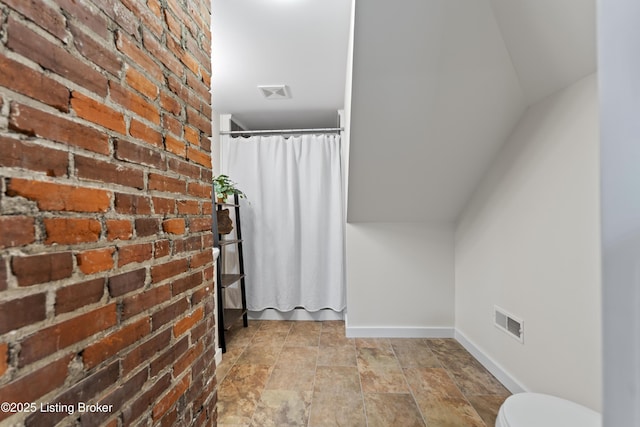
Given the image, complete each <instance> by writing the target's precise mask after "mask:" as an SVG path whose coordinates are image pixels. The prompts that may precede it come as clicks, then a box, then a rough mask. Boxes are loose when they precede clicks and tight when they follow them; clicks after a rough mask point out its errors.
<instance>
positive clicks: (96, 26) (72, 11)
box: [56, 0, 109, 39]
mask: <svg viewBox="0 0 640 427" xmlns="http://www.w3.org/2000/svg"><path fill="white" fill-rule="evenodd" d="M56 3H57V4H59V5H60V6H61V7H62V8H63V9H64V10H66V11H67V12H69V16H72V17H74V18H75V19H76V20H77V21H78V22H80V23H82V24H83V25H84V26H86V27H87V28H89V29H90V30H91V31H93V32H94V33H95V34H97V35H98V36H100V37H102V38H103V39H107V38H108V36H109V28H108V24H107V20H106V19H105V18H104V17H103V15H102V14H100V13H99V12H98V11H97V10H96V9H95V8H94V7H93V6H90V5H89V4H88V3H86V2H79V1H76V0H57V1H56Z"/></svg>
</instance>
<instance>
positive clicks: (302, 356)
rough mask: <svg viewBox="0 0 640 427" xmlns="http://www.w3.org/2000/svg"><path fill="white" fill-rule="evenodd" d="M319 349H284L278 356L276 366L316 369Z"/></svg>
mask: <svg viewBox="0 0 640 427" xmlns="http://www.w3.org/2000/svg"><path fill="white" fill-rule="evenodd" d="M317 359H318V347H284V348H283V349H282V351H281V352H280V355H279V356H278V360H277V361H276V366H278V367H288V368H299V369H315V367H316V361H317Z"/></svg>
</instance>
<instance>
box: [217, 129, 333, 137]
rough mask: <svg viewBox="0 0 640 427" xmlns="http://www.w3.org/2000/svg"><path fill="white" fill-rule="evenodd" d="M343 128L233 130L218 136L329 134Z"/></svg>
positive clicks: (222, 132) (221, 132)
mask: <svg viewBox="0 0 640 427" xmlns="http://www.w3.org/2000/svg"><path fill="white" fill-rule="evenodd" d="M343 130H344V128H316V129H278V130H234V131H220V135H258V134H265V133H309V132H317V133H330V132H342V131H343Z"/></svg>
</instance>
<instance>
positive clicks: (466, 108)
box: [212, 0, 596, 222]
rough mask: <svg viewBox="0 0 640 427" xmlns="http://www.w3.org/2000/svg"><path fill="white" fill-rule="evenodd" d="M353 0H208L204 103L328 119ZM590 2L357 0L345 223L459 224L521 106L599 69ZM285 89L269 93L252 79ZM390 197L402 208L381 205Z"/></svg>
mask: <svg viewBox="0 0 640 427" xmlns="http://www.w3.org/2000/svg"><path fill="white" fill-rule="evenodd" d="M350 12H351V0H213V8H212V14H213V18H212V20H213V27H212V28H213V30H212V35H213V76H214V78H213V81H212V85H213V103H214V108H215V109H216V111H217V112H219V113H232V114H233V115H234V116H235V117H236V118H237V119H239V121H240V122H241V123H242V124H243V125H245V126H246V127H247V128H248V129H280V128H305V127H332V126H335V124H336V114H335V112H336V110H337V109H340V108H343V105H344V97H345V90H344V88H345V77H346V69H347V44H348V38H349V31H350V29H349V26H350V22H349V21H350ZM595 37H596V36H595V1H594V0H517V1H514V0H401V1H389V0H357V1H356V6H355V25H354V45H353V80H352V90H351V103H350V110H351V126H350V130H351V132H350V140H351V141H350V151H349V156H350V157H349V183H348V185H349V206H348V221H350V222H370V221H375V222H398V221H400V222H410V221H431V222H454V221H455V220H456V218H457V217H458V216H459V214H460V212H461V211H462V209H463V208H464V205H465V203H466V201H467V200H468V199H469V197H470V195H471V193H472V192H473V190H474V188H475V187H476V185H477V183H478V181H479V180H480V179H481V177H482V176H483V174H484V172H485V171H486V169H487V167H488V165H489V164H490V162H491V160H492V159H493V157H494V156H495V154H496V152H497V150H498V149H499V148H500V146H501V145H502V144H503V143H504V142H505V140H506V139H507V137H508V135H509V133H510V132H511V130H512V129H513V127H514V126H515V124H516V123H517V121H518V119H519V118H520V117H521V115H522V113H523V112H524V111H525V110H526V108H527V107H528V106H529V105H531V104H533V103H535V102H537V101H539V100H541V99H543V98H545V97H546V96H548V95H550V94H552V93H554V92H556V91H558V90H560V89H562V88H564V87H566V86H568V85H570V84H572V83H574V82H576V81H578V80H579V79H581V78H582V77H585V76H587V75H589V74H591V73H593V72H595V70H596V42H595V40H596V39H595ZM273 84H286V85H288V87H289V89H290V91H291V94H292V98H291V99H286V100H266V99H264V98H263V97H262V95H261V93H260V92H259V90H258V89H257V85H273ZM383 198H384V199H385V200H395V201H398V203H397V204H395V203H389V202H382V201H381V200H382V199H383Z"/></svg>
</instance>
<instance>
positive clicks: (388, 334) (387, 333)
mask: <svg viewBox="0 0 640 427" xmlns="http://www.w3.org/2000/svg"><path fill="white" fill-rule="evenodd" d="M346 333H347V338H453V336H454V328H453V327H368V326H349V325H348V324H347V326H346Z"/></svg>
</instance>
